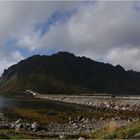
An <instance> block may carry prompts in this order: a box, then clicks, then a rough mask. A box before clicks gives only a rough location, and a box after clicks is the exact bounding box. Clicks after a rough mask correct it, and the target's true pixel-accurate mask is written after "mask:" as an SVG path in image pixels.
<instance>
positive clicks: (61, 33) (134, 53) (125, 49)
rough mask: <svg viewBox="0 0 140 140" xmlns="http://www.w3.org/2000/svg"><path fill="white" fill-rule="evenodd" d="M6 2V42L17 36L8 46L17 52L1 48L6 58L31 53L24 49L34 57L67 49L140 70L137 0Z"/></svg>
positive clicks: (2, 19) (1, 24) (1, 21)
mask: <svg viewBox="0 0 140 140" xmlns="http://www.w3.org/2000/svg"><path fill="white" fill-rule="evenodd" d="M1 5H4V6H2V7H3V8H2V10H1V12H0V28H2V32H3V33H0V41H1V42H3V43H2V44H3V45H1V46H4V45H5V44H4V43H5V42H6V40H8V39H10V38H13V40H15V41H13V42H14V43H13V42H12V43H10V44H8V46H9V48H10V50H12V52H11V51H8V49H7V47H5V46H4V47H0V49H1V52H0V58H3V59H4V60H5V58H6V57H5V56H6V55H7V54H11V53H13V52H15V51H18V52H19V53H20V54H21V56H22V55H23V54H24V55H23V56H22V57H19V58H20V59H22V58H23V57H26V54H25V53H24V52H23V51H22V49H25V50H26V52H28V53H29V54H30V55H33V54H35V53H50V52H51V53H53V52H56V51H60V50H61V51H63V50H64V51H71V52H73V53H75V54H76V55H85V56H87V57H90V58H92V59H95V60H97V61H104V62H109V63H112V64H114V65H116V64H121V65H123V66H124V67H125V68H126V69H134V70H138V71H140V39H139V36H140V28H139V25H140V8H139V5H140V4H139V2H137V1H115V2H114V1H96V2H95V1H94V2H21V3H20V2H11V3H10V2H7V3H5V2H3V3H0V6H1ZM5 7H6V8H5ZM1 13H4V14H1ZM11 46H12V47H11ZM11 48H12V49H11ZM10 56H11V58H13V56H12V55H10ZM19 56H20V55H19ZM19 58H17V61H18V60H20V59H19Z"/></svg>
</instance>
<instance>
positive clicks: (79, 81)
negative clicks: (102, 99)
mask: <svg viewBox="0 0 140 140" xmlns="http://www.w3.org/2000/svg"><path fill="white" fill-rule="evenodd" d="M26 89H31V90H35V91H38V92H40V93H44V94H92V93H95V92H102V93H106V92H107V93H111V94H112V93H113V94H114V93H116V94H139V91H140V73H139V72H134V71H126V70H125V69H124V68H123V67H122V66H120V65H117V66H113V65H110V64H105V63H101V62H96V61H93V60H91V59H89V58H86V57H77V56H75V55H74V54H72V53H69V52H59V53H57V54H53V55H51V56H45V55H43V56H40V55H35V56H32V57H29V58H27V59H25V60H22V61H20V62H19V63H18V64H16V65H13V66H11V67H9V68H8V69H7V70H5V71H4V73H3V74H2V76H1V81H0V93H4V94H6V93H8V94H10V93H11V94H12V93H15V94H18V93H23V92H24V91H25V90H26Z"/></svg>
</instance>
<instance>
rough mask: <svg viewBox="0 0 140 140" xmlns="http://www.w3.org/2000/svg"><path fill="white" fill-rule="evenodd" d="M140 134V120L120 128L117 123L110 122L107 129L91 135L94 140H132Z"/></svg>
mask: <svg viewBox="0 0 140 140" xmlns="http://www.w3.org/2000/svg"><path fill="white" fill-rule="evenodd" d="M138 132H140V120H138V121H135V122H132V123H130V124H128V125H126V126H122V127H119V126H118V124H117V123H116V122H110V123H109V125H108V126H107V127H106V128H103V129H98V130H96V131H95V132H93V133H92V134H91V138H92V139H131V138H133V137H134V136H135V134H137V133H138Z"/></svg>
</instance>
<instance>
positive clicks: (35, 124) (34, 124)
mask: <svg viewBox="0 0 140 140" xmlns="http://www.w3.org/2000/svg"><path fill="white" fill-rule="evenodd" d="M38 127H39V124H38V123H37V122H33V123H32V125H31V128H32V129H37V128H38Z"/></svg>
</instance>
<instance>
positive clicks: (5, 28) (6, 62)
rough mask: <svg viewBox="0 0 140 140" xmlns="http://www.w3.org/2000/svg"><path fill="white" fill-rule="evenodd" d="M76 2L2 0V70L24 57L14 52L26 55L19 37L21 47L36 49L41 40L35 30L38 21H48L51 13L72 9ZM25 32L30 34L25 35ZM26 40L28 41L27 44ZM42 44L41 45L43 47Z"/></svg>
mask: <svg viewBox="0 0 140 140" xmlns="http://www.w3.org/2000/svg"><path fill="white" fill-rule="evenodd" d="M76 3H79V2H59V1H58V2H49V1H48V2H45V1H41V2H38V1H14V2H13V1H11V2H10V1H5V2H4V1H0V69H1V71H2V70H3V69H4V68H7V67H8V66H10V65H11V64H13V63H17V62H18V61H19V60H21V59H22V58H23V57H19V58H20V59H19V58H17V59H15V58H14V57H15V56H14V55H12V54H14V53H15V54H16V55H17V52H19V53H20V54H21V55H22V53H23V54H24V55H25V56H24V57H26V54H25V53H24V52H22V51H21V49H19V48H18V47H17V43H16V41H17V39H19V41H18V42H19V45H21V47H23V48H26V46H27V44H28V45H30V49H31V50H35V49H34V48H35V47H34V46H35V45H36V44H35V43H36V42H37V41H38V44H39V41H40V39H39V38H40V37H39V35H37V33H34V31H33V29H35V28H34V27H35V25H36V23H40V22H45V21H47V20H48V18H49V17H50V15H51V14H52V13H53V12H54V11H57V10H59V9H61V10H69V9H72V8H74V7H75V4H76ZM23 34H24V35H25V34H28V35H27V36H25V37H23V36H22V35H23ZM32 36H33V37H32ZM20 37H21V38H20ZM35 38H36V40H35ZM24 42H26V43H25V45H24ZM33 42H35V43H33ZM41 44H42V43H40V45H39V47H41ZM22 45H23V46H22ZM30 55H33V54H30ZM1 71H0V73H1Z"/></svg>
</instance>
